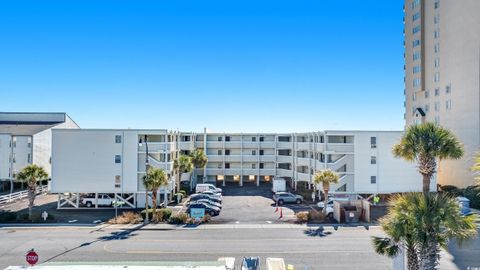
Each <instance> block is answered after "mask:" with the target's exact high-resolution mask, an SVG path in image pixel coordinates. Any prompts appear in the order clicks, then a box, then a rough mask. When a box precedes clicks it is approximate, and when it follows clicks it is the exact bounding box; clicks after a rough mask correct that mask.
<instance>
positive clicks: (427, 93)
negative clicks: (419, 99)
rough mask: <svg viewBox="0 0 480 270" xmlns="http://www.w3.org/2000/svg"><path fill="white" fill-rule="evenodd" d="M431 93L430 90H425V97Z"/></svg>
mask: <svg viewBox="0 0 480 270" xmlns="http://www.w3.org/2000/svg"><path fill="white" fill-rule="evenodd" d="M429 95H430V93H429V92H428V90H425V98H428V97H429Z"/></svg>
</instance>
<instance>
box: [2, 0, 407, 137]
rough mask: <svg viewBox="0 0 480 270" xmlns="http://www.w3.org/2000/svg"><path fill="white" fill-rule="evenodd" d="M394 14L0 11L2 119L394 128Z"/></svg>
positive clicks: (256, 5)
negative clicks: (22, 114) (23, 114)
mask: <svg viewBox="0 0 480 270" xmlns="http://www.w3.org/2000/svg"><path fill="white" fill-rule="evenodd" d="M380 3H381V4H380ZM402 5H403V1H402V0H389V1H375V0H366V1H358V0H344V1H320V0H316V1H299V0H297V1H279V0H276V1H258V0H257V1H246V0H238V1H236V0H232V1H225V0H223V1H207V0H206V1H179V0H176V1H85V0H83V1H31V2H30V1H2V2H1V3H0V96H1V97H2V100H1V103H0V111H60V112H67V113H68V114H69V115H70V116H71V117H72V118H73V119H74V120H75V121H76V122H77V123H78V124H79V125H80V126H81V127H84V128H128V127H130V128H169V129H176V128H178V129H180V130H185V131H201V130H203V127H208V128H209V129H211V130H214V131H238V132H242V131H244V132H249V131H265V132H275V131H281V132H289V131H298V132H300V131H315V130H323V129H382V130H390V129H402V128H403V112H404V111H403V45H402V44H403V36H402V29H403V24H402V17H403V12H402Z"/></svg>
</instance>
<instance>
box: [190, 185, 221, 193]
mask: <svg viewBox="0 0 480 270" xmlns="http://www.w3.org/2000/svg"><path fill="white" fill-rule="evenodd" d="M207 190H210V191H213V192H216V193H222V189H221V188H217V187H216V186H214V185H212V184H197V186H196V187H195V192H196V193H202V192H204V191H207Z"/></svg>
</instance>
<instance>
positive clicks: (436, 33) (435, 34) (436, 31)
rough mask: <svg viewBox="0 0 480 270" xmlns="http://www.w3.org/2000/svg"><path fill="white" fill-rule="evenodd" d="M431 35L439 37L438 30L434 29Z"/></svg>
mask: <svg viewBox="0 0 480 270" xmlns="http://www.w3.org/2000/svg"><path fill="white" fill-rule="evenodd" d="M433 37H434V38H439V37H440V30H435V31H434V32H433Z"/></svg>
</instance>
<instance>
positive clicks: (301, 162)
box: [296, 158, 310, 166]
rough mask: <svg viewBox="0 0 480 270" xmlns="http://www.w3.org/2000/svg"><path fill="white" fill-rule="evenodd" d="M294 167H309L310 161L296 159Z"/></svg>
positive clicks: (307, 159)
mask: <svg viewBox="0 0 480 270" xmlns="http://www.w3.org/2000/svg"><path fill="white" fill-rule="evenodd" d="M296 165H297V166H310V159H309V158H297V162H296Z"/></svg>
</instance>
